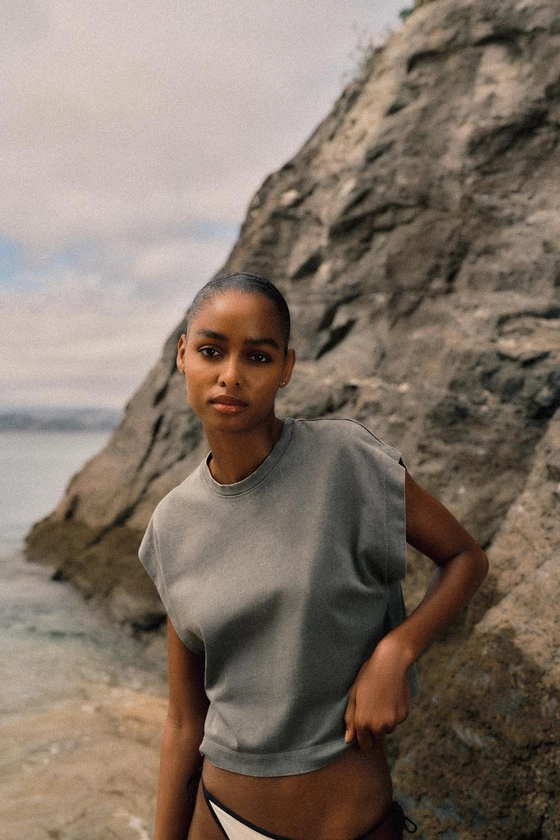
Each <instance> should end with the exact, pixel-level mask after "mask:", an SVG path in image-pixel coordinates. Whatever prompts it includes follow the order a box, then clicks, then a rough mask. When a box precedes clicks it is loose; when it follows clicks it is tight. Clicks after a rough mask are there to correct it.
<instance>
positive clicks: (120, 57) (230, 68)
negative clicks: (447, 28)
mask: <svg viewBox="0 0 560 840" xmlns="http://www.w3.org/2000/svg"><path fill="white" fill-rule="evenodd" d="M411 5H412V0H410V2H407V0H345V2H341V0H272V1H271V2H262V1H261V2H258V0H214V2H196V0H158V2H157V3H155V2H152V3H150V2H145V3H141V2H138V0H2V3H1V4H0V32H1V33H2V39H3V43H2V48H1V50H0V94H1V102H2V113H1V116H0V126H1V129H0V160H1V161H2V164H1V168H0V407H14V406H15V407H17V406H22V407H23V406H29V405H71V406H86V405H95V406H107V407H116V408H120V407H121V406H122V405H124V403H125V401H126V400H127V399H128V398H129V397H130V396H131V395H132V393H133V391H134V390H135V389H136V388H137V386H138V385H139V384H140V382H141V381H142V379H143V378H144V376H145V374H146V372H147V371H148V369H149V368H150V367H151V365H152V364H153V363H154V362H155V361H156V360H157V358H158V357H159V354H160V351H161V347H162V344H163V342H164V340H165V338H166V337H167V335H168V333H169V332H170V331H171V329H172V328H173V327H174V326H175V324H176V323H177V322H178V321H179V319H180V318H181V316H182V315H183V313H184V311H185V309H186V308H187V306H188V304H189V302H190V300H191V299H192V296H193V294H194V292H195V291H196V290H197V289H198V288H199V287H200V286H201V285H202V284H203V283H204V282H206V281H207V280H208V279H209V278H210V277H211V276H212V275H213V274H214V273H215V272H216V271H217V270H218V269H219V268H220V267H221V265H222V263H223V262H224V260H225V258H226V256H227V254H228V253H229V250H230V249H231V246H232V244H233V242H234V241H235V238H236V235H237V231H238V229H239V225H240V223H241V221H242V220H243V217H244V215H245V212H246V208H247V205H248V203H249V201H250V199H251V196H252V195H253V194H254V192H255V191H256V190H257V189H258V187H259V186H260V184H261V183H262V181H263V180H264V178H265V177H266V176H267V175H268V174H269V173H270V172H272V171H274V170H276V169H278V168H279V167H280V166H282V165H283V164H284V163H285V162H286V161H287V160H288V159H289V158H290V157H291V156H292V155H293V154H294V153H295V152H296V151H297V150H298V148H299V147H300V146H301V145H302V143H303V142H304V141H305V140H306V139H307V137H308V136H309V135H310V133H311V132H312V131H313V130H314V128H315V127H316V125H317V124H318V123H319V121H320V120H321V119H323V117H324V116H326V114H327V113H328V112H329V110H330V108H331V106H332V105H333V103H334V101H335V99H336V98H337V96H338V95H339V93H340V92H341V90H342V87H343V85H344V83H345V82H347V81H348V80H349V79H350V78H351V76H352V71H353V70H354V69H355V67H356V64H357V54H358V52H359V49H360V46H363V45H364V44H366V43H367V42H368V41H370V40H372V41H373V42H374V43H381V42H382V41H383V40H385V37H386V35H387V33H388V32H389V31H390V30H392V29H396V28H397V27H398V26H399V25H400V21H399V18H398V12H399V10H400V9H402V8H404V7H407V6H411Z"/></svg>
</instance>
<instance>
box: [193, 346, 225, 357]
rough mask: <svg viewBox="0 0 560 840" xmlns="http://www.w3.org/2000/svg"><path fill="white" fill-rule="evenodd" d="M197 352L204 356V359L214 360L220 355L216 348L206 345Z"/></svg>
mask: <svg viewBox="0 0 560 840" xmlns="http://www.w3.org/2000/svg"><path fill="white" fill-rule="evenodd" d="M198 352H199V353H200V355H201V356H204V358H205V359H216V358H217V357H218V356H220V355H221V352H220V350H218V348H217V347H208V346H207V345H206V346H204V347H199V348H198Z"/></svg>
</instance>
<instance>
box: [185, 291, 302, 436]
mask: <svg viewBox="0 0 560 840" xmlns="http://www.w3.org/2000/svg"><path fill="white" fill-rule="evenodd" d="M294 361H295V354H294V351H293V350H288V352H287V353H286V351H285V337H284V333H283V330H282V326H281V323H280V318H279V315H278V312H277V310H276V307H275V306H274V303H273V302H272V301H271V300H269V299H268V298H267V297H265V296H264V295H262V294H259V293H258V292H241V291H236V290H233V289H231V290H228V291H224V292H220V293H218V294H217V295H215V296H214V297H212V298H210V299H209V300H208V301H207V302H206V303H205V304H204V305H203V306H202V308H201V309H200V310H199V311H198V312H197V313H196V314H195V316H194V318H193V320H192V321H191V323H190V325H189V332H188V335H187V336H184V335H183V336H181V339H180V341H179V347H178V354H177V365H178V367H179V369H180V370H184V372H185V375H186V380H187V396H188V399H189V403H190V405H191V408H192V409H193V411H194V412H195V414H197V415H198V417H199V418H200V420H201V421H202V423H203V425H204V427H205V429H207V430H213V431H228V432H247V431H252V430H254V429H256V428H257V427H258V426H259V425H260V424H263V423H266V422H267V421H270V419H271V418H272V417H274V400H275V397H276V392H277V391H278V388H280V387H283V385H287V384H288V382H289V380H290V376H291V374H292V369H293V366H294Z"/></svg>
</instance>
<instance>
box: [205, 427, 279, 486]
mask: <svg viewBox="0 0 560 840" xmlns="http://www.w3.org/2000/svg"><path fill="white" fill-rule="evenodd" d="M283 422H284V427H283V429H282V434H281V435H280V438H279V439H278V442H277V444H276V446H274V448H273V449H272V451H271V453H270V454H269V455H268V456H267V457H266V458H265V459H264V461H263V462H262V464H261V465H260V466H258V467H257V469H256V470H255V471H254V472H252V473H251V475H248V476H247V478H244V479H242V480H241V481H236V482H235V484H219V483H218V482H217V481H216V479H215V478H213V476H212V473H211V472H210V467H209V462H210V457H211V455H212V453H211V452H210V453H209V454H208V455H207V456H206V458H205V459H204V461H203V462H202V464H201V473H202V477H203V479H204V480H205V482H206V484H207V485H208V486H209V487H210V489H211V490H213V492H214V493H217V494H218V495H219V496H241V495H242V494H243V493H248V492H249V491H250V490H253V489H254V488H255V487H257V485H259V484H260V483H261V482H262V481H264V480H265V478H266V477H267V476H268V475H270V473H271V472H272V470H273V469H274V468H275V467H276V466H277V464H278V463H279V462H280V461H281V460H282V458H283V456H284V453H285V452H286V449H287V448H288V445H289V443H290V440H291V439H292V433H293V429H294V420H293V418H291V417H288V418H287V419H286V420H284V421H283Z"/></svg>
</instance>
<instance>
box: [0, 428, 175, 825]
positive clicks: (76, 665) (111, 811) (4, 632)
mask: <svg viewBox="0 0 560 840" xmlns="http://www.w3.org/2000/svg"><path fill="white" fill-rule="evenodd" d="M107 437H108V433H107V434H104V433H99V432H45V433H39V432H20V431H17V432H15V431H14V432H1V433H0V743H2V750H1V751H0V840H15V838H16V837H26V838H29V840H48V838H51V837H59V838H64V839H65V840H66V838H68V840H85V838H87V840H89V838H90V837H94V838H95V840H105V838H113V837H119V838H120V840H121V839H122V840H129V838H134V840H136V838H138V840H144V838H147V837H148V836H149V834H148V832H147V828H146V826H147V825H148V823H147V822H146V820H149V818H150V809H151V806H150V807H148V806H147V805H146V806H142V805H141V804H140V805H139V804H138V801H137V799H136V798H135V797H136V791H135V788H136V787H138V786H139V785H140V782H138V781H135V776H134V773H135V772H136V771H135V770H130V771H128V770H127V771H126V773H121V774H120V781H119V784H121V782H122V790H121V789H120V788H119V790H118V791H117V794H118V795H117V794H115V796H110V795H109V794H108V793H107V790H106V788H107V786H108V785H109V782H108V781H107V780H106V779H105V777H104V775H103V774H104V773H105V772H107V774H108V776H110V774H111V772H114V771H113V770H111V762H112V756H113V754H114V752H113V749H114V748H113V747H112V746H111V744H112V741H111V740H110V737H109V735H108V734H107V732H104V730H103V727H104V726H105V721H106V720H107V719H109V717H110V716H108V712H107V710H106V709H105V706H104V704H105V703H113V704H114V703H115V702H117V701H119V702H121V700H119V698H122V697H123V696H124V697H126V698H129V697H133V698H136V699H135V702H141V703H144V702H145V704H147V707H149V704H150V702H151V697H158V696H161V695H162V692H163V691H164V682H163V672H162V667H164V665H163V662H162V660H163V657H162V656H161V650H160V648H159V647H157V646H156V648H157V649H156V650H155V651H154V652H153V654H152V656H148V657H146V655H145V652H146V647H145V645H143V644H140V642H139V641H138V640H136V639H134V638H133V637H132V636H131V634H130V632H129V631H128V630H127V629H126V628H121V627H119V626H117V625H115V623H114V622H111V621H109V620H108V619H107V617H106V616H105V615H104V613H103V611H102V610H101V608H99V607H95V606H92V605H91V604H88V603H87V602H86V601H85V600H84V599H83V598H82V596H81V595H80V593H79V592H78V591H77V590H76V589H75V588H74V587H73V586H72V584H71V583H67V582H59V581H55V580H53V579H52V573H53V569H52V568H50V567H48V566H43V565H39V564H35V563H31V562H29V561H27V560H26V559H25V557H24V554H23V550H22V547H23V541H24V538H25V535H26V533H27V532H28V531H29V529H30V528H31V527H32V525H33V523H34V522H35V521H37V520H39V519H41V518H43V517H44V516H46V515H48V514H49V513H50V511H51V510H53V508H54V507H55V506H56V504H57V502H58V501H59V499H60V498H61V496H62V494H63V492H64V489H65V487H66V485H67V483H68V482H69V480H70V478H71V477H72V475H73V474H74V473H75V472H76V471H77V470H78V469H79V468H80V467H81V466H82V465H83V464H84V462H85V461H86V460H87V459H89V458H90V457H91V456H93V455H94V454H95V453H96V452H98V451H99V450H100V449H101V447H102V446H103V445H104V443H105V442H106V440H107ZM127 692H128V694H127ZM115 698H116V699H115ZM138 698H146V699H145V700H144V699H141V700H140V701H139V700H138ZM127 702H128V701H127ZM97 709H98V711H96V710H97ZM80 715H81V716H82V717H80ZM76 716H78V720H81V719H82V718H83V719H84V720H88V721H90V724H89V725H90V728H91V727H93V729H94V731H95V732H96V739H95V744H96V747H97V749H101V750H102V749H105V751H106V754H107V757H106V758H104V759H103V760H102V761H99V760H97V761H95V759H93V758H92V759H91V762H90V761H89V759H88V755H89V752H88V749H89V748H88V745H87V742H86V741H87V739H86V740H84V738H85V736H84V735H83V732H82V734H81V736H80V737H81V739H82V740H81V741H80V739H79V738H78V735H79V731H81V730H77V729H76V723H75V721H76ZM45 721H47V722H48V721H52V727H53V728H52V732H51V731H50V729H49V726H50V724H49V723H45ZM127 725H128V724H127ZM119 726H120V724H119ZM45 727H46V730H45ZM67 730H68V731H67ZM111 737H112V736H111ZM121 744H122V745H121ZM69 745H70V746H72V745H74V746H72V749H73V750H74V752H69V750H70V746H69ZM107 745H108V746H107ZM131 749H133V747H131V746H130V744H129V743H128V742H127V741H122V742H120V743H119V745H118V746H117V750H118V753H119V755H120V754H122V755H128V752H127V750H128V751H130V750H131ZM104 755H105V753H104ZM131 755H132V756H133V757H132V758H131V760H130V765H131V766H134V767H135V768H136V767H137V766H138V768H139V767H141V766H142V764H141V762H140V761H139V759H138V758H137V757H136V753H134V752H132V753H131ZM154 755H155V753H154ZM74 760H75V761H76V767H78V768H82V769H81V770H75V769H74V765H73V764H72V761H74ZM142 760H143V761H146V759H145V758H143V759H142ZM153 761H155V758H154V759H153ZM80 762H81V763H80ZM84 762H85V764H84ZM88 762H89V763H88ZM105 765H107V767H106V766H105ZM84 766H85V767H87V768H88V769H87V772H88V773H92V774H93V775H94V777H95V774H97V776H99V779H98V780H97V781H98V789H97V788H96V787H95V785H93V784H90V786H89V789H88V791H87V792H86V791H82V793H81V795H80V797H76V795H75V793H74V791H73V789H72V784H73V780H74V777H75V776H76V773H78V775H79V773H82V772H84V771H83V768H84ZM154 774H155V770H154ZM129 777H130V778H129ZM95 778H97V777H95ZM123 780H124V781H123ZM127 780H128V781H127ZM112 784H113V786H115V785H114V783H112ZM127 785H128V787H127ZM151 787H154V788H155V781H152V780H150V786H149V787H148V788H147V792H149V791H151ZM87 797H89V799H88V801H87V806H86V798H87ZM143 797H144V800H146V792H144V793H143ZM113 800H116V803H117V804H114V802H113ZM123 808H124V810H123ZM101 812H103V814H104V817H103V821H104V822H103V825H104V826H105V827H102V826H101V825H99V824H98V821H99V819H100V816H99V815H100V813H101ZM123 814H124V816H123ZM92 825H93V826H94V827H93V828H92V827H91V826H92ZM115 825H116V826H117V828H115V827H114V826H115ZM110 826H113V828H110Z"/></svg>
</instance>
